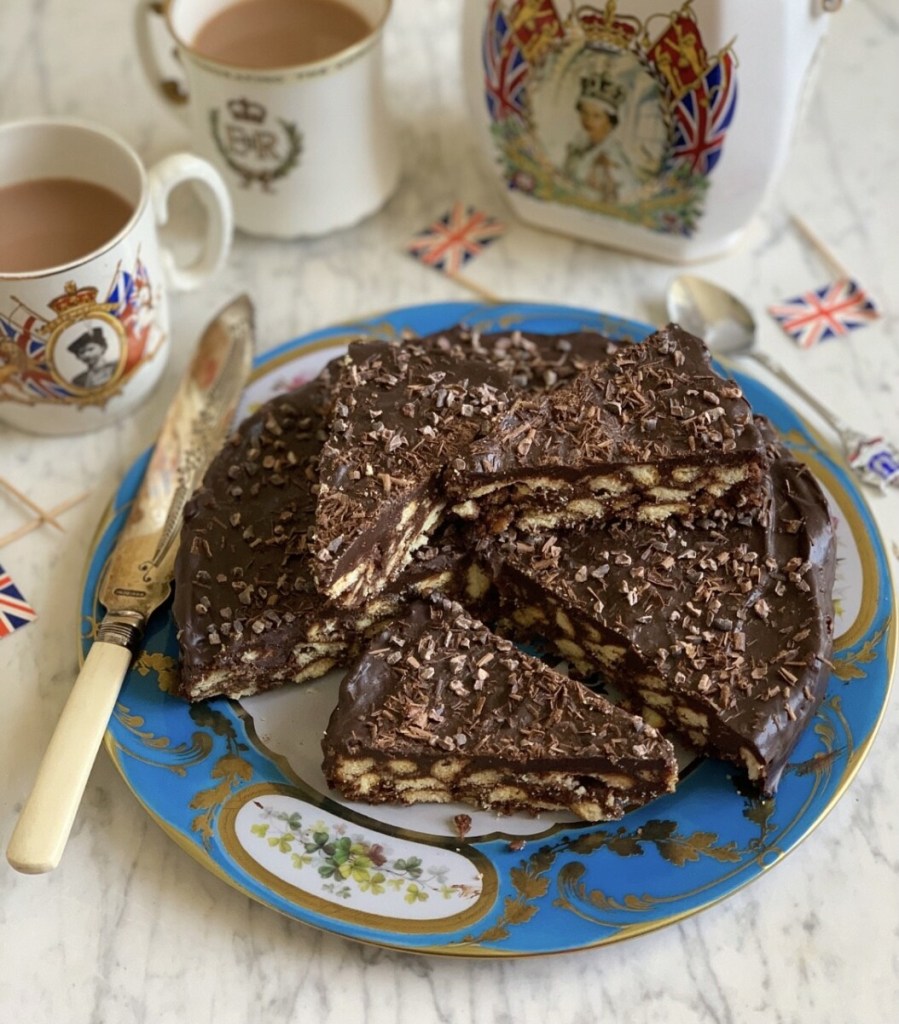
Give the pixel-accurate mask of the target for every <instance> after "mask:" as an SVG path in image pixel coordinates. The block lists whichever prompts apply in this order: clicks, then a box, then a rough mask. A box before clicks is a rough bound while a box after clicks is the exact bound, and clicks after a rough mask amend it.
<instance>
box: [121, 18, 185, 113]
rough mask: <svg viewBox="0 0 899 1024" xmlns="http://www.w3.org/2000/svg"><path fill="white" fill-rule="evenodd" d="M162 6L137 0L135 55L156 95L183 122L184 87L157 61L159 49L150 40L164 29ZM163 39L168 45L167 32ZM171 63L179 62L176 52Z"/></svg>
mask: <svg viewBox="0 0 899 1024" xmlns="http://www.w3.org/2000/svg"><path fill="white" fill-rule="evenodd" d="M164 14H165V4H164V3H163V2H162V0H140V2H139V3H138V4H137V6H136V8H135V11H134V15H135V17H134V35H135V38H136V40H137V54H138V57H139V58H140V62H141V66H142V67H143V69H144V74H145V75H146V76H147V79H148V80H149V82H150V84H151V85H152V86H153V87H154V89H155V90H156V91H157V92H158V93H159V95H160V96H161V97H162V98H163V99H164V100H165V101H166V102H167V103H168V104H169V106H171V107H172V108H173V109H174V110H175V112H176V113H177V114H178V115H179V116H180V117H181V118H182V120H184V119H186V116H187V101H188V98H189V96H188V92H187V83H186V81H185V80H184V79H183V78H177V77H174V76H173V75H171V74H167V73H166V72H165V71H164V70H163V67H162V61H161V60H160V54H159V45H158V42H157V41H156V40H155V39H154V38H153V36H154V34H159V32H158V30H159V29H160V28H163V27H164V21H163V18H164ZM165 34H166V37H167V38H168V39H169V42H170V43H171V37H170V36H169V35H168V30H166V32H165ZM172 55H173V56H172V61H171V62H172V63H175V61H176V60H177V58H178V51H177V50H176V49H173V50H172Z"/></svg>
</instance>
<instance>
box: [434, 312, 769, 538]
mask: <svg viewBox="0 0 899 1024" xmlns="http://www.w3.org/2000/svg"><path fill="white" fill-rule="evenodd" d="M765 473H766V456H765V446H764V444H763V442H762V439H761V437H760V435H759V432H758V429H757V428H756V426H755V424H754V422H753V418H752V410H751V409H750V407H749V404H748V402H747V401H746V399H745V398H744V397H743V394H742V391H741V390H740V387H739V385H738V384H737V383H736V382H734V381H732V380H727V379H725V378H724V377H721V376H720V375H719V374H718V373H717V372H716V371H715V370H714V368H713V367H712V364H711V359H710V356H709V353H708V351H707V349H706V347H705V345H704V344H703V343H702V342H701V341H700V340H699V339H698V338H696V337H694V336H693V335H690V334H687V333H686V332H685V331H683V330H681V329H680V328H679V327H676V326H674V325H670V326H668V327H666V328H665V329H664V330H661V331H658V332H656V333H655V334H653V335H651V336H650V337H649V338H647V339H646V341H644V342H642V343H639V344H635V343H631V342H622V343H619V344H618V345H616V346H614V347H613V348H612V349H611V350H610V352H609V354H608V356H607V358H605V359H602V360H599V361H596V362H592V363H590V364H589V365H588V366H587V367H586V369H584V370H583V372H581V373H579V374H578V375H577V376H575V377H573V378H572V379H570V380H568V381H566V382H565V383H564V384H562V385H561V386H560V387H558V388H556V389H555V390H553V391H551V392H550V393H548V394H545V395H536V396H530V395H525V396H521V397H519V398H518V400H517V401H516V402H515V403H514V404H513V405H512V406H511V407H510V408H509V409H508V410H507V411H505V412H502V413H501V414H500V415H499V416H498V418H497V421H496V424H495V426H494V429H493V431H492V432H491V433H490V434H488V435H487V436H486V437H483V438H480V439H478V440H477V441H475V442H474V443H473V444H472V445H471V446H469V447H468V448H467V449H466V450H465V451H464V452H462V453H461V454H460V455H459V456H457V457H456V458H455V459H454V460H453V462H452V464H451V466H450V470H449V473H448V477H447V483H448V486H449V489H450V492H451V493H452V495H453V497H454V499H455V510H456V511H457V512H458V513H459V514H460V515H463V516H467V517H469V518H481V519H484V520H485V521H486V522H488V523H489V524H490V525H491V526H492V527H493V528H494V529H497V530H501V529H503V528H504V527H505V526H506V525H508V524H509V523H510V522H512V521H514V522H516V523H517V524H518V525H519V526H521V527H523V528H525V529H546V528H548V529H555V528H557V527H560V526H565V525H569V524H571V523H575V522H579V521H583V520H603V519H608V518H633V519H637V520H642V521H647V522H659V521H662V520H664V519H666V518H667V517H668V516H671V515H678V516H680V517H684V518H689V517H692V516H695V515H703V514H705V513H707V512H709V511H711V510H713V509H727V510H729V511H743V510H747V509H753V508H757V507H759V506H760V505H761V503H762V501H763V498H764V479H765Z"/></svg>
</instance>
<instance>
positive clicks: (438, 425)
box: [314, 342, 510, 608]
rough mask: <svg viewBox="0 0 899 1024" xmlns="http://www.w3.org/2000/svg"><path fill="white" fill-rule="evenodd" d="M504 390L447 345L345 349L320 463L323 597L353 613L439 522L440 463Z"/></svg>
mask: <svg viewBox="0 0 899 1024" xmlns="http://www.w3.org/2000/svg"><path fill="white" fill-rule="evenodd" d="M509 386H510V385H509V380H508V378H507V377H506V375H505V374H504V373H503V372H502V371H501V370H499V369H498V368H496V367H495V366H493V365H492V364H491V363H490V362H489V361H486V360H484V359H481V358H472V357H471V356H469V355H467V354H466V353H465V352H464V351H461V350H460V349H458V348H456V347H454V346H452V345H449V346H434V345H432V346H428V347H423V346H421V345H418V344H416V343H415V342H408V343H406V344H404V345H395V344H390V343H388V342H368V343H356V344H354V345H351V346H350V352H349V356H348V358H347V360H346V361H345V363H344V365H343V368H342V371H341V373H340V376H339V378H338V380H337V384H336V387H335V389H334V392H333V396H332V397H333V406H332V415H331V419H330V423H329V433H328V438H327V441H326V443H325V445H324V447H323V449H322V453H321V459H320V463H319V490H318V507H317V511H316V518H315V538H314V554H315V576H316V583H317V586H318V588H319V590H320V591H321V593H323V594H324V595H326V596H327V597H328V598H330V599H331V600H333V601H335V602H338V603H339V604H341V605H343V606H345V607H349V608H357V607H359V606H360V605H362V604H364V603H365V602H366V601H369V600H371V599H372V598H373V597H375V596H376V595H377V594H379V593H381V592H382V591H383V590H384V589H385V587H386V586H387V585H388V584H389V583H390V582H391V581H392V580H394V579H396V577H397V576H398V575H399V573H400V572H401V571H402V570H403V568H404V567H405V566H406V565H408V564H409V561H410V559H411V556H412V553H413V552H414V551H415V549H416V548H417V547H419V546H421V545H422V544H424V543H426V542H427V539H428V537H429V536H430V535H431V534H432V533H433V532H434V530H435V528H436V527H437V525H438V524H439V523H440V521H441V518H442V516H443V511H444V509H445V507H446V502H447V498H446V493H445V490H444V488H443V484H442V475H443V471H444V469H445V466H446V464H447V462H449V461H450V460H452V459H453V458H455V457H457V456H459V455H460V453H461V452H464V451H465V450H466V449H467V448H468V446H469V445H470V444H471V443H472V441H473V440H474V439H475V438H476V437H477V436H478V435H479V434H481V433H483V432H484V430H486V429H487V428H488V427H489V425H490V424H491V423H492V422H493V419H494V418H495V416H496V415H497V413H498V412H500V411H501V410H502V409H503V408H505V406H506V404H507V402H508V398H507V391H508V389H509Z"/></svg>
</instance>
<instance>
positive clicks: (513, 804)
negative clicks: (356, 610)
mask: <svg viewBox="0 0 899 1024" xmlns="http://www.w3.org/2000/svg"><path fill="white" fill-rule="evenodd" d="M322 749H323V751H324V763H323V768H324V773H325V777H326V778H327V780H328V783H329V785H331V786H332V787H335V788H336V789H338V790H339V791H340V792H341V793H342V794H343V795H344V796H345V797H347V798H349V799H353V800H363V801H366V802H368V803H408V804H411V803H421V802H430V803H446V802H451V801H464V802H467V803H470V804H474V805H475V806H477V807H481V808H485V809H488V810H495V811H497V812H500V813H509V812H513V811H525V812H532V813H536V812H539V811H544V810H567V811H570V812H572V813H574V814H576V815H578V816H579V817H581V818H584V819H586V820H587V821H601V820H609V819H616V818H620V817H621V816H622V815H623V814H624V813H626V812H627V811H628V810H631V809H633V808H635V807H639V806H641V805H643V804H645V803H647V802H648V801H649V800H651V799H653V798H654V797H656V796H658V795H660V794H662V793H666V792H669V791H671V790H673V789H674V786H675V783H676V779H677V765H676V762H675V758H674V752H673V749H672V747H671V745H670V744H669V743H668V742H667V741H666V740H664V739H662V738H661V737H660V736H659V734H658V733H657V732H656V730H655V729H653V728H652V726H649V725H646V724H645V723H644V722H643V721H642V720H641V719H639V718H636V717H634V716H632V715H629V714H627V713H626V712H624V711H622V710H620V709H618V708H616V707H614V706H613V705H611V704H610V703H609V702H608V701H606V700H605V699H604V698H602V697H600V696H598V695H597V694H594V693H593V692H592V691H590V690H589V689H588V688H587V687H586V686H584V685H583V684H581V683H578V682H576V681H575V680H572V679H568V678H566V677H565V676H562V675H560V674H559V673H557V672H554V671H553V670H552V669H550V668H548V667H547V666H546V665H544V664H543V662H541V661H538V660H537V659H535V658H532V657H529V656H528V655H526V654H523V653H522V652H521V651H519V650H518V649H517V648H516V647H514V646H513V644H512V643H510V642H509V641H507V640H503V639H501V638H500V637H498V636H496V635H495V634H493V633H491V632H490V630H489V629H487V627H486V626H484V625H483V624H482V623H480V622H479V621H477V620H475V619H472V618H471V617H470V616H469V615H468V614H467V613H466V612H464V611H463V610H462V608H461V607H460V606H459V605H457V604H453V603H450V602H442V603H440V604H439V605H438V604H430V603H425V602H417V603H416V604H414V605H412V607H411V608H410V609H409V611H408V614H406V615H404V616H403V617H402V618H401V619H400V620H398V621H396V622H395V623H393V624H392V625H391V627H390V628H389V629H387V630H385V631H384V632H383V633H382V634H380V635H379V636H378V637H377V638H376V640H374V641H373V643H372V645H371V647H369V649H368V650H367V651H366V652H365V654H363V655H362V656H361V658H360V659H359V660H358V661H357V662H356V663H355V664H354V665H353V667H352V668H351V669H350V670H349V672H348V673H347V675H346V677H345V679H344V680H343V682H342V684H341V688H340V696H339V700H338V704H337V707H336V709H335V711H334V713H333V714H332V716H331V719H330V722H329V723H328V727H327V730H326V732H325V736H324V739H323V741H322Z"/></svg>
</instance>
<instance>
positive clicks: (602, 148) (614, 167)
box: [533, 45, 669, 205]
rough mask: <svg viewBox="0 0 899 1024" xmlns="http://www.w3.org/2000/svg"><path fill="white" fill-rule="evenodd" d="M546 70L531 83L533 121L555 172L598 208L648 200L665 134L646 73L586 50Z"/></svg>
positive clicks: (657, 92)
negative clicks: (595, 200) (589, 198)
mask: <svg viewBox="0 0 899 1024" xmlns="http://www.w3.org/2000/svg"><path fill="white" fill-rule="evenodd" d="M548 64H549V65H550V66H549V67H547V68H546V69H545V71H546V73H545V74H543V75H541V76H540V80H539V81H538V82H535V86H534V93H533V102H534V117H535V121H536V124H537V131H538V134H539V136H540V138H541V139H542V141H543V144H544V146H545V149H546V152H547V155H548V156H549V158H550V159H551V160H552V162H553V163H554V165H555V166H556V168H557V170H558V171H560V172H561V173H562V174H563V175H564V176H565V177H566V178H567V179H568V180H569V181H570V183H571V184H573V185H576V186H578V187H579V188H582V189H584V190H586V191H587V192H588V193H590V194H591V195H592V196H593V198H595V199H597V200H599V202H601V203H609V204H620V205H631V204H634V203H638V202H640V201H641V200H644V199H646V198H648V197H650V196H651V195H652V193H653V192H654V191H655V188H656V186H657V181H658V176H659V174H660V172H661V170H662V166H663V163H664V160H665V155H666V152H667V148H668V135H669V132H668V127H667V122H666V118H665V107H664V102H663V97H662V93H661V89H660V86H659V83H658V81H657V79H656V78H655V76H654V75H653V74H652V72H651V71H650V70H649V69H648V68H647V67H646V66H645V65H644V64H643V63H642V62H641V61H640V60H639V59H638V57H637V56H636V55H635V54H633V53H630V52H627V51H614V50H613V51H603V50H601V49H599V48H594V47H591V46H589V45H588V46H580V47H578V48H577V50H576V52H575V53H574V54H572V53H571V51H570V49H569V51H568V53H565V52H563V53H561V54H559V57H558V59H557V60H555V61H549V62H548Z"/></svg>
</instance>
